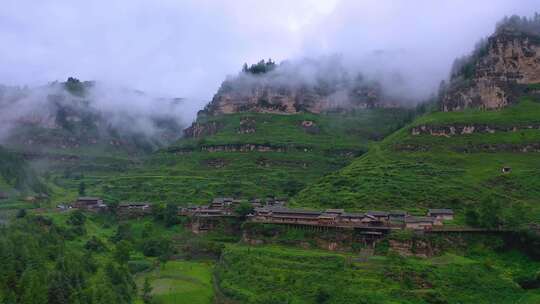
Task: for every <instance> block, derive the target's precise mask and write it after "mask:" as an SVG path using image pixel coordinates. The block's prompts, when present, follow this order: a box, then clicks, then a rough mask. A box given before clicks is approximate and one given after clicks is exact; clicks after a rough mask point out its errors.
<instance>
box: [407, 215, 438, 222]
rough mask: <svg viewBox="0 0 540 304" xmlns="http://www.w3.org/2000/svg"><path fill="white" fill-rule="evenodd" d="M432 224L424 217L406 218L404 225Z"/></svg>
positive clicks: (429, 219)
mask: <svg viewBox="0 0 540 304" xmlns="http://www.w3.org/2000/svg"><path fill="white" fill-rule="evenodd" d="M425 222H429V223H433V219H432V218H430V217H425V216H407V217H406V218H405V223H425Z"/></svg>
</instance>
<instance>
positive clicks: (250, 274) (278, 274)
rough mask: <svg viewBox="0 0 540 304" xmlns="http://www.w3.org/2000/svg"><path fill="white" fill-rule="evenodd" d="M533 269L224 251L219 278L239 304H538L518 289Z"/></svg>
mask: <svg viewBox="0 0 540 304" xmlns="http://www.w3.org/2000/svg"><path fill="white" fill-rule="evenodd" d="M528 267H531V268H533V269H536V270H538V269H539V268H538V267H539V265H538V263H531V261H530V260H528V259H527V258H526V257H524V256H522V255H520V254H518V253H515V252H513V253H509V254H496V253H494V252H493V251H480V250H479V251H477V252H476V256H475V255H472V254H470V255H466V256H464V255H454V254H446V255H443V256H439V257H434V258H429V259H419V258H402V257H399V256H395V255H389V256H386V257H384V256H375V257H372V258H370V259H369V260H368V261H367V262H355V259H354V257H351V256H347V255H341V254H333V253H329V252H320V251H313V250H309V251H308V250H301V249H290V248H285V247H273V246H263V247H244V246H227V248H226V250H225V252H224V253H223V257H222V259H221V262H220V263H219V264H218V265H217V271H216V273H217V277H218V279H219V286H220V288H221V290H222V291H223V292H224V294H225V295H226V296H228V297H229V298H231V299H233V300H236V301H238V302H240V303H340V304H344V303H516V302H519V301H521V302H519V303H535V302H534V301H535V300H537V299H538V296H539V295H540V293H539V291H538V290H525V289H523V288H521V287H520V286H519V285H518V284H516V282H515V281H514V279H515V278H517V277H518V276H519V273H523V272H524V271H525V272H526V271H527V270H525V269H528Z"/></svg>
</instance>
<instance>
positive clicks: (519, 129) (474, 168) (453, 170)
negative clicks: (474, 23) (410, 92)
mask: <svg viewBox="0 0 540 304" xmlns="http://www.w3.org/2000/svg"><path fill="white" fill-rule="evenodd" d="M503 28H506V26H504V27H499V29H498V31H497V32H496V34H495V35H494V36H491V37H490V39H489V40H490V41H491V42H489V43H488V45H489V44H490V43H491V44H499V43H501V41H502V40H501V39H503V38H501V36H500V35H506V34H501V31H505V30H503ZM512 35H513V37H528V36H527V35H530V34H529V32H527V31H520V32H514V33H513V34H512ZM504 37H507V36H504ZM516 39H517V40H513V41H514V42H512V43H510V42H508V43H503V44H500V48H501V50H505V49H504V48H505V47H507V46H508V45H509V44H513V45H516V46H523V45H522V44H520V43H521V42H523V41H529V42H530V41H531V40H530V38H526V39H525V40H519V39H518V38H516ZM520 39H521V38H520ZM527 39H528V40H527ZM519 41H521V42H519ZM530 43H532V42H530ZM488 49H489V50H490V51H488V52H484V53H480V54H477V55H475V56H478V58H477V62H478V63H480V64H489V67H490V68H491V69H492V71H498V70H497V69H499V68H500V69H501V70H505V68H504V67H501V65H503V64H506V63H507V62H506V61H504V60H503V61H500V60H499V61H498V60H494V59H493V56H494V54H495V53H494V51H493V50H492V49H491V48H488ZM506 51H508V50H506ZM506 51H505V52H506ZM508 52H510V51H508ZM515 54H516V55H517V54H521V53H519V52H518V53H515ZM527 58H530V57H527ZM501 60H502V59H501ZM515 60H516V62H522V63H521V64H518V65H516V66H515V69H514V70H512V71H507V72H508V75H510V74H511V75H515V77H514V78H509V77H507V76H504V75H500V74H497V73H495V72H486V71H485V70H482V71H480V70H477V71H476V74H474V75H480V74H481V73H485V74H486V75H491V76H490V77H488V78H482V79H480V78H479V79H477V80H475V79H472V80H471V81H470V82H469V84H470V85H465V86H456V87H452V90H455V91H452V93H448V92H446V94H443V95H442V99H441V104H442V107H441V108H442V110H443V111H440V112H433V113H429V114H426V115H424V116H422V117H419V118H417V119H416V120H415V121H413V122H412V123H411V124H409V125H407V126H406V127H404V128H402V129H401V130H399V131H397V132H396V133H394V134H392V135H390V136H388V137H387V138H385V139H384V140H383V141H382V142H381V143H380V144H378V145H373V146H371V147H370V150H369V152H368V153H366V154H365V155H363V156H361V157H359V158H358V159H356V160H354V161H353V162H352V163H351V164H350V165H349V166H347V167H345V168H343V169H341V170H339V171H337V172H335V173H331V174H329V175H327V176H325V177H324V178H322V179H321V180H319V181H318V182H317V183H315V184H313V185H310V186H308V187H307V188H306V189H304V190H302V191H301V192H300V193H299V194H298V195H297V196H296V197H295V200H294V202H295V204H297V205H302V206H313V207H336V208H337V207H339V208H351V209H359V210H368V209H374V208H379V209H407V210H410V211H413V212H414V211H422V210H425V209H426V208H433V207H446V208H454V209H455V210H458V211H459V213H461V214H464V213H465V211H466V210H469V209H471V208H473V209H474V208H477V207H479V206H482V205H484V204H485V202H486V201H495V202H496V203H497V204H499V206H501V209H502V210H503V213H504V214H505V215H507V216H510V214H511V213H514V215H516V214H521V216H522V219H523V222H524V223H525V222H527V221H534V222H540V205H538V197H540V196H539V195H540V192H539V191H538V189H540V188H539V187H540V182H539V181H540V98H538V96H537V95H536V92H537V88H538V84H537V83H536V82H535V81H536V80H535V78H534V77H535V76H534V75H535V73H537V72H538V71H540V61H537V60H533V61H529V63H527V64H525V63H523V60H524V58H520V57H517V58H516V59H515ZM476 67H477V68H478V67H479V65H477V66H476ZM459 71H460V72H459V73H458V74H455V75H454V76H453V80H452V81H451V82H450V86H452V85H453V84H455V83H456V82H457V81H458V79H466V77H467V71H468V70H467V69H461V70H459ZM498 78H500V79H506V80H505V82H504V83H505V84H509V85H511V86H519V87H521V88H522V89H521V90H519V91H512V92H514V93H513V94H516V95H496V96H495V97H493V98H491V97H489V96H490V95H481V96H479V97H478V99H477V101H476V102H474V103H472V102H467V101H466V99H463V98H461V97H464V96H469V94H470V93H471V92H472V91H471V90H475V89H474V88H478V86H481V85H482V83H484V84H486V83H490V82H493V83H496V82H495V79H498ZM498 88H503V86H502V85H501V86H500V87H498ZM504 96H512V99H506V101H503V99H501V98H502V97H504ZM463 108H466V109H465V110H460V111H458V110H459V109H463ZM487 108H489V109H491V110H489V111H486V109H487ZM495 108H496V109H498V110H495ZM450 110H452V111H450Z"/></svg>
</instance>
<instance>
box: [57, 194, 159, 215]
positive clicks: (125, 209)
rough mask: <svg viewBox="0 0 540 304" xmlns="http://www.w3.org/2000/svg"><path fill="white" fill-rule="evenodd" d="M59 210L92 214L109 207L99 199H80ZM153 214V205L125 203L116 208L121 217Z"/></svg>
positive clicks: (60, 206) (59, 206)
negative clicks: (76, 210)
mask: <svg viewBox="0 0 540 304" xmlns="http://www.w3.org/2000/svg"><path fill="white" fill-rule="evenodd" d="M57 207H58V209H61V210H66V209H72V208H73V209H80V210H85V211H90V212H100V211H106V210H108V208H109V207H108V206H107V205H106V204H105V203H104V202H103V200H102V199H101V198H99V197H79V198H77V200H76V201H75V202H73V203H72V204H71V205H64V204H62V205H58V206H57ZM151 212H152V204H150V203H138V202H125V203H120V204H118V206H117V208H116V213H117V215H119V216H121V217H141V216H145V215H149V214H150V213H151Z"/></svg>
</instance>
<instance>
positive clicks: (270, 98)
mask: <svg viewBox="0 0 540 304" xmlns="http://www.w3.org/2000/svg"><path fill="white" fill-rule="evenodd" d="M279 73H280V70H279V69H277V70H276V71H272V72H270V73H268V74H264V75H250V74H249V73H241V74H240V75H238V76H237V77H235V78H231V79H227V80H225V81H224V82H223V84H222V85H221V87H220V89H219V90H218V92H217V93H216V94H215V95H214V97H213V99H212V101H211V102H210V103H209V104H208V105H207V106H206V107H205V109H204V110H202V111H200V112H199V114H200V115H201V114H203V115H210V116H214V115H220V114H230V113H238V112H258V113H275V114H292V113H298V112H310V113H321V112H324V111H330V110H346V109H351V108H375V107H396V106H398V102H397V100H396V99H394V98H392V97H389V96H387V95H386V94H385V92H384V91H383V89H382V87H381V85H380V84H379V83H377V82H375V81H367V80H364V79H363V78H361V77H358V78H355V79H350V78H347V77H346V76H340V77H336V78H332V79H317V80H311V81H307V80H304V79H302V76H301V75H286V76H284V75H283V74H279Z"/></svg>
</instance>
